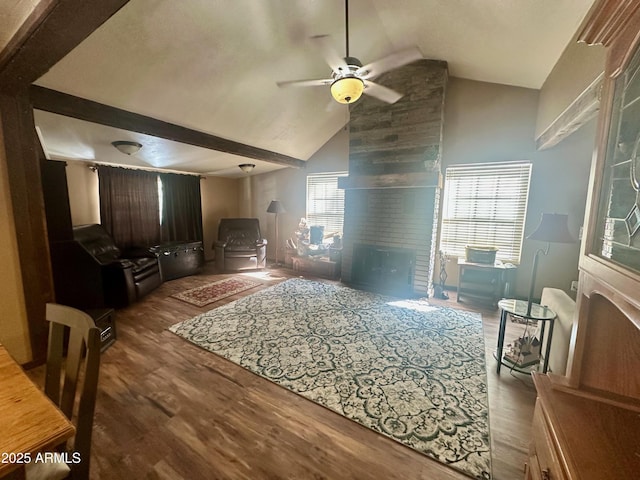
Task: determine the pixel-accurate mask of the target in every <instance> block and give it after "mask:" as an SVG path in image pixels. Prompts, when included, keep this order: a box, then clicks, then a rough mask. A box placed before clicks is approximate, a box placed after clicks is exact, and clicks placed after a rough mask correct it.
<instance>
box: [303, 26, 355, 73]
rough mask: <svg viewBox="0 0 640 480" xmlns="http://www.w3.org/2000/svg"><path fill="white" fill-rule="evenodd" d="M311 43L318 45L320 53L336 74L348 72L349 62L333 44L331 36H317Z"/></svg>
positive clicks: (312, 38)
mask: <svg viewBox="0 0 640 480" xmlns="http://www.w3.org/2000/svg"><path fill="white" fill-rule="evenodd" d="M311 41H312V42H313V43H314V44H315V45H316V48H317V49H318V50H319V51H320V53H321V54H322V56H323V57H324V60H325V61H326V62H327V63H328V64H329V66H330V67H331V70H333V71H334V72H341V71H342V72H346V71H347V62H345V61H344V58H342V57H341V56H340V55H339V54H338V52H336V50H335V48H334V47H333V45H332V43H331V36H329V35H316V36H314V37H311Z"/></svg>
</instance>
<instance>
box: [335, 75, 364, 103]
mask: <svg viewBox="0 0 640 480" xmlns="http://www.w3.org/2000/svg"><path fill="white" fill-rule="evenodd" d="M363 91H364V82H363V81H362V80H361V79H359V78H358V77H350V76H349V77H341V78H338V79H337V80H336V81H334V82H333V83H332V84H331V96H332V97H333V98H334V99H335V101H336V102H338V103H353V102H356V101H357V100H358V99H359V98H360V96H361V95H362V92H363Z"/></svg>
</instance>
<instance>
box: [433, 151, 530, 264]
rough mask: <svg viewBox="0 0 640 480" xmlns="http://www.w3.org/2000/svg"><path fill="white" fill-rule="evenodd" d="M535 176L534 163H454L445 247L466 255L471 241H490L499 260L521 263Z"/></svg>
mask: <svg viewBox="0 0 640 480" xmlns="http://www.w3.org/2000/svg"><path fill="white" fill-rule="evenodd" d="M530 179H531V163H530V162H504V163H483V164H469V165H458V166H451V167H448V168H447V170H446V174H445V184H444V200H443V209H442V227H441V230H440V250H442V251H443V252H445V254H447V255H455V256H460V257H464V256H465V246H467V245H488V246H494V247H496V248H498V252H497V255H496V257H497V258H498V259H500V260H503V261H507V262H513V263H520V251H521V248H522V237H523V233H524V219H525V217H526V213H527V200H528V198H529V181H530Z"/></svg>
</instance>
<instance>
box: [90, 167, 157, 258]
mask: <svg viewBox="0 0 640 480" xmlns="http://www.w3.org/2000/svg"><path fill="white" fill-rule="evenodd" d="M98 178H99V192H100V218H101V221H102V225H103V226H104V227H105V228H106V229H107V231H108V232H109V233H111V236H112V237H113V239H114V241H115V242H116V245H118V247H120V248H130V247H148V246H151V245H157V244H158V243H160V240H161V236H162V235H161V229H160V201H159V196H158V174H157V173H154V172H147V171H144V170H132V169H127V168H117V167H108V166H104V165H100V166H99V167H98Z"/></svg>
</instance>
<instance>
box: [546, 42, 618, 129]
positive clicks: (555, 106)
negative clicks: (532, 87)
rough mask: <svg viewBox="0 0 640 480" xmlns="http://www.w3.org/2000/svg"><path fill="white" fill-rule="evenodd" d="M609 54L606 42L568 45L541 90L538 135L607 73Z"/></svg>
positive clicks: (571, 43)
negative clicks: (605, 69)
mask: <svg viewBox="0 0 640 480" xmlns="http://www.w3.org/2000/svg"><path fill="white" fill-rule="evenodd" d="M605 54H606V50H605V48H604V47H603V46H602V45H594V46H588V45H586V44H584V43H578V42H576V41H575V40H574V41H572V42H570V43H569V45H567V48H566V49H565V50H564V52H563V53H562V55H561V56H560V58H559V59H558V62H557V63H556V65H555V66H554V67H553V70H551V73H550V74H549V76H548V77H547V79H546V80H545V82H544V84H543V85H542V89H541V90H540V102H539V104H538V114H537V115H538V116H537V121H536V138H538V137H539V136H540V135H542V133H544V131H545V130H546V129H547V128H549V126H551V124H552V123H553V121H554V120H556V118H558V116H560V114H562V112H564V111H565V110H566V109H567V108H568V107H569V106H570V105H571V104H572V103H573V102H574V101H575V100H576V99H577V98H578V96H579V95H580V94H581V93H582V92H584V91H585V90H586V89H587V88H588V87H589V86H590V85H591V84H592V83H593V82H594V81H595V80H596V79H597V78H598V77H599V76H600V75H601V74H603V72H604V63H605V56H606V55H605Z"/></svg>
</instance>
